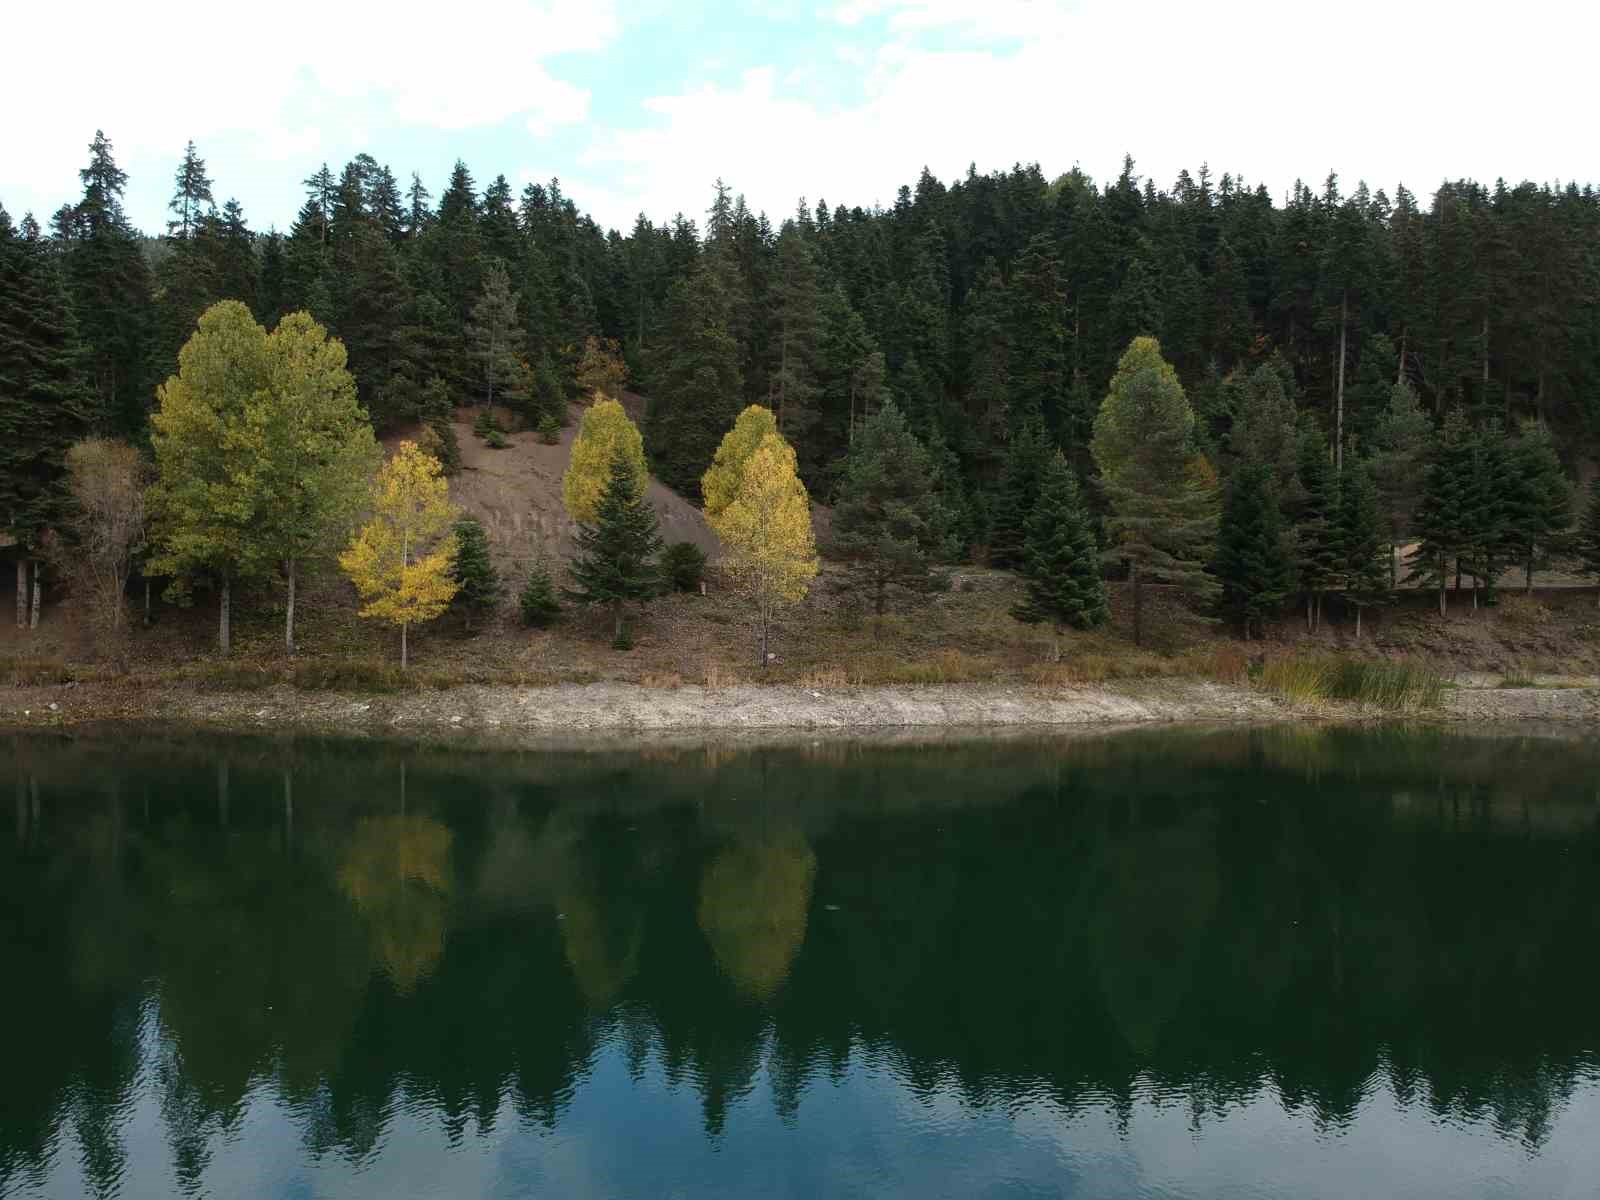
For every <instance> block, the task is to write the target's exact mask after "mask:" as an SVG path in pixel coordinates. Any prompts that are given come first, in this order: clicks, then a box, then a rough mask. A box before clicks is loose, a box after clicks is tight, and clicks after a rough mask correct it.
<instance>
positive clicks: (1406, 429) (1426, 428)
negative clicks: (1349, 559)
mask: <svg viewBox="0 0 1600 1200" xmlns="http://www.w3.org/2000/svg"><path fill="white" fill-rule="evenodd" d="M1373 443H1374V446H1375V449H1376V451H1377V453H1376V455H1375V457H1374V459H1373V464H1372V470H1373V480H1374V482H1375V483H1376V484H1377V486H1378V503H1379V509H1380V512H1381V513H1382V516H1383V524H1384V533H1385V534H1386V536H1387V537H1388V539H1389V546H1390V552H1389V587H1390V588H1391V590H1392V589H1393V588H1395V587H1397V586H1398V585H1399V579H1398V578H1397V575H1398V571H1397V567H1396V559H1395V554H1394V547H1395V546H1397V545H1399V544H1401V543H1402V542H1404V541H1405V540H1406V539H1407V538H1408V537H1409V536H1410V535H1411V533H1412V529H1413V525H1414V514H1415V513H1416V510H1417V505H1418V504H1419V503H1420V502H1421V498H1422V483H1423V476H1424V472H1425V469H1426V466H1427V459H1428V453H1429V450H1430V448H1431V447H1432V445H1433V422H1432V421H1430V420H1429V419H1428V415H1427V413H1425V412H1423V411H1422V405H1421V404H1420V403H1419V402H1418V400H1417V393H1416V391H1415V390H1414V389H1413V388H1412V387H1411V385H1410V384H1409V383H1406V382H1404V381H1402V382H1400V383H1397V384H1395V385H1394V387H1393V388H1392V389H1391V390H1390V392H1389V403H1388V407H1386V408H1385V409H1384V410H1383V411H1382V412H1381V413H1380V414H1379V415H1378V420H1377V424H1376V427H1375V429H1374V431H1373Z"/></svg>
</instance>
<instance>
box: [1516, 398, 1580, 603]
mask: <svg viewBox="0 0 1600 1200" xmlns="http://www.w3.org/2000/svg"><path fill="white" fill-rule="evenodd" d="M1508 476H1509V479H1508V483H1509V485H1510V486H1509V488H1508V489H1507V491H1506V493H1505V495H1504V497H1503V500H1504V503H1505V505H1506V525H1507V528H1506V537H1507V540H1508V542H1509V543H1510V550H1511V552H1512V553H1513V554H1514V555H1515V561H1516V562H1517V563H1518V564H1519V565H1520V566H1521V567H1522V569H1523V573H1524V580H1525V584H1526V588H1527V590H1528V591H1529V592H1530V593H1531V592H1532V591H1533V573H1534V570H1535V569H1536V568H1537V567H1539V566H1540V565H1541V564H1542V563H1543V562H1544V561H1545V560H1547V559H1548V556H1549V555H1550V553H1551V552H1552V551H1553V550H1557V549H1559V548H1560V546H1561V545H1562V542H1563V540H1564V537H1565V535H1566V533H1567V530H1568V529H1569V528H1570V527H1571V525H1572V502H1571V496H1570V493H1569V492H1568V490H1567V477H1566V472H1565V471H1563V470H1562V469H1561V459H1560V457H1559V456H1558V455H1557V454H1556V447H1555V439H1554V438H1553V437H1552V436H1551V434H1550V427H1549V426H1548V425H1546V424H1544V422H1542V421H1530V422H1527V423H1525V424H1524V425H1523V426H1522V428H1521V430H1519V431H1518V433H1517V436H1516V439H1515V440H1514V441H1513V442H1512V443H1511V447H1510V462H1509V463H1508Z"/></svg>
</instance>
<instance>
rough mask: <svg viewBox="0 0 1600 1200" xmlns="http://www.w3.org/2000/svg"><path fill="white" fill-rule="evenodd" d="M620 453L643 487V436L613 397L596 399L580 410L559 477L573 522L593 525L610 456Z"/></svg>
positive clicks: (645, 473)
mask: <svg viewBox="0 0 1600 1200" xmlns="http://www.w3.org/2000/svg"><path fill="white" fill-rule="evenodd" d="M619 452H620V453H621V454H622V456H623V458H625V459H626V460H627V462H628V465H629V466H631V467H632V468H633V473H634V477H635V479H637V480H638V483H639V487H640V488H641V489H642V488H643V487H644V485H645V483H646V482H647V481H648V480H649V477H650V476H649V472H648V470H647V469H646V467H645V465H644V439H643V438H641V437H640V436H639V429H638V427H637V426H636V425H634V423H633V422H632V421H630V420H629V419H628V414H627V413H626V412H624V411H623V409H622V405H621V404H619V403H618V402H617V401H615V400H609V399H603V400H597V401H595V403H593V404H591V405H590V406H589V407H588V408H586V409H585V410H584V412H583V420H582V421H581V422H579V424H578V436H577V437H576V438H574V439H573V442H572V457H571V458H570V459H569V460H568V461H567V471H566V474H565V475H563V476H562V477H561V498H562V500H563V501H564V502H565V503H566V506H567V513H568V515H570V516H571V517H572V519H573V520H574V521H579V522H582V523H583V524H585V525H592V524H594V520H595V514H596V512H597V511H598V509H599V507H600V495H601V493H602V492H604V491H605V490H606V484H607V483H608V482H609V481H610V479H611V459H612V456H613V455H615V454H617V453H619Z"/></svg>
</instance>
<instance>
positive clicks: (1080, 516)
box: [1012, 450, 1111, 662]
mask: <svg viewBox="0 0 1600 1200" xmlns="http://www.w3.org/2000/svg"><path fill="white" fill-rule="evenodd" d="M1023 575H1024V576H1025V578H1026V579H1027V589H1028V590H1027V598H1026V599H1025V600H1024V601H1023V602H1022V603H1021V604H1020V605H1018V606H1017V607H1016V608H1014V609H1013V610H1012V615H1013V616H1015V617H1016V618H1017V619H1018V620H1019V621H1025V622H1027V623H1029V624H1036V623H1038V622H1041V621H1049V622H1050V623H1051V625H1052V626H1053V627H1054V629H1055V633H1056V640H1055V659H1056V661H1057V662H1060V661H1061V641H1060V635H1061V631H1062V629H1064V628H1068V627H1070V628H1072V629H1093V628H1095V627H1096V626H1098V625H1103V624H1105V622H1106V620H1107V618H1108V617H1109V616H1110V615H1111V610H1110V608H1109V607H1108V606H1107V604H1106V587H1105V582H1104V580H1102V579H1101V577H1100V547H1099V546H1098V545H1097V544H1096V543H1095V538H1094V529H1093V527H1092V526H1091V524H1090V522H1089V511H1088V508H1087V507H1086V506H1085V504H1084V502H1083V496H1082V495H1081V493H1080V492H1079V491H1078V479H1077V476H1076V474H1074V472H1073V470H1072V468H1071V467H1070V466H1069V465H1068V464H1067V460H1066V458H1065V457H1063V456H1062V454H1061V452H1060V451H1059V450H1058V451H1057V452H1056V453H1055V454H1054V455H1052V456H1051V458H1050V461H1049V463H1048V464H1047V465H1046V467H1045V472H1044V478H1043V480H1042V481H1041V484H1040V489H1039V500H1038V503H1036V504H1035V505H1034V507H1033V511H1032V513H1030V514H1029V516H1028V521H1027V545H1026V565H1025V566H1024V568H1023Z"/></svg>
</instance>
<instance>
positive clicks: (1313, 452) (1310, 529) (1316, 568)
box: [1294, 416, 1339, 632]
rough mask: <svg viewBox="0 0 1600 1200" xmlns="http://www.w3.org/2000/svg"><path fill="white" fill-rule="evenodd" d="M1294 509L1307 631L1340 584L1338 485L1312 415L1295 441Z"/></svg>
mask: <svg viewBox="0 0 1600 1200" xmlns="http://www.w3.org/2000/svg"><path fill="white" fill-rule="evenodd" d="M1295 446H1296V470H1295V478H1296V481H1297V482H1298V485H1299V497H1298V499H1297V502H1296V503H1295V505H1294V539H1295V572H1296V574H1297V576H1298V581H1299V585H1300V589H1301V591H1303V592H1304V593H1305V600H1306V629H1307V631H1308V632H1309V631H1310V630H1313V629H1315V628H1316V627H1317V625H1318V624H1319V623H1320V621H1321V619H1322V596H1323V593H1324V592H1326V591H1327V590H1328V589H1329V588H1331V587H1332V586H1333V585H1334V584H1335V583H1336V582H1337V580H1338V576H1339V571H1338V565H1339V545H1338V524H1337V522H1338V512H1339V480H1338V477H1337V476H1336V475H1335V474H1334V469H1333V463H1332V461H1331V460H1330V459H1329V456H1328V440H1327V438H1325V437H1324V436H1323V434H1322V430H1321V429H1320V428H1318V426H1317V424H1316V422H1315V421H1313V420H1311V419H1310V417H1309V416H1307V417H1304V418H1302V419H1301V421H1300V429H1299V433H1298V436H1297V438H1296V443H1295Z"/></svg>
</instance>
